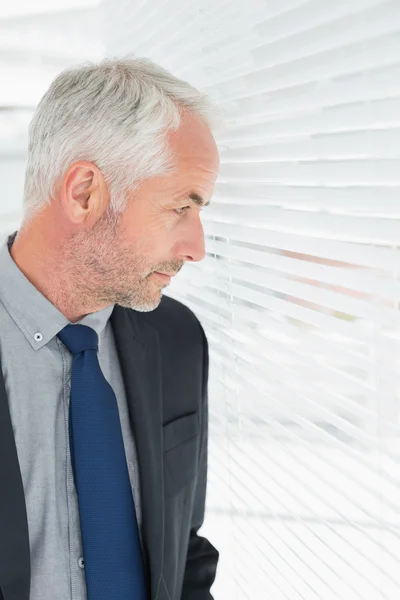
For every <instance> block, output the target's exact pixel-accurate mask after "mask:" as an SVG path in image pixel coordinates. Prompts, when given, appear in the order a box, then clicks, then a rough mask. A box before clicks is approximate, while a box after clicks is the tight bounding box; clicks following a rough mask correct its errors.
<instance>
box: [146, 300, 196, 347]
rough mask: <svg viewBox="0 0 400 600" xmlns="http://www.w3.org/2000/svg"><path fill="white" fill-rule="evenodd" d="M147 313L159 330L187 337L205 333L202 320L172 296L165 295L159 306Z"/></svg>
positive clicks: (151, 322)
mask: <svg viewBox="0 0 400 600" xmlns="http://www.w3.org/2000/svg"><path fill="white" fill-rule="evenodd" d="M145 315H146V320H147V321H148V322H149V323H150V324H151V325H153V326H155V327H156V328H157V330H158V331H164V332H165V333H167V332H170V333H173V334H174V335H178V336H184V337H185V338H186V339H188V338H191V339H193V337H194V338H196V337H197V338H199V337H202V335H204V331H203V328H202V326H201V324H200V321H199V319H198V318H197V317H196V315H195V314H194V312H193V311H192V310H191V309H190V308H189V307H187V306H186V305H185V304H183V303H182V302H180V301H179V300H176V299H175V298H171V297H170V296H163V297H162V300H161V302H160V304H159V306H158V307H157V308H156V309H155V310H153V311H151V312H148V313H145Z"/></svg>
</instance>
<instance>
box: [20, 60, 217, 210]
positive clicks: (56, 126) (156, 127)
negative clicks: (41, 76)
mask: <svg viewBox="0 0 400 600" xmlns="http://www.w3.org/2000/svg"><path fill="white" fill-rule="evenodd" d="M185 111H189V112H191V113H193V114H195V115H196V116H198V117H200V118H201V119H202V120H203V121H204V122H205V123H206V124H207V125H208V127H209V128H210V130H211V131H213V130H214V129H215V128H217V127H218V126H219V125H220V124H221V123H222V120H221V114H220V112H219V110H218V109H217V107H216V106H215V105H214V104H213V103H212V101H211V100H210V99H209V98H208V96H207V95H206V94H204V93H203V92H200V91H199V90H197V89H196V88H194V87H193V86H191V85H190V84H189V83H187V82H185V81H183V80H181V79H178V78H177V77H175V76H174V75H172V74H171V73H169V72H168V71H167V70H165V69H164V68H162V67H160V66H159V65H156V64H155V63H153V62H152V61H151V60H149V59H146V58H123V59H104V60H102V61H100V62H98V63H96V64H94V63H84V64H83V65H82V66H78V67H75V68H72V69H66V70H64V71H63V72H61V73H60V74H59V75H58V76H57V77H56V78H55V79H54V81H53V82H52V84H51V86H50V88H49V89H48V91H47V92H46V93H45V95H44V96H43V98H42V99H41V101H40V103H39V105H38V106H37V109H36V111H35V114H34V116H33V118H32V121H31V123H30V125H29V146H28V160H27V168H26V173H25V188H24V220H25V221H28V220H30V219H31V218H32V217H33V216H34V215H35V214H36V213H37V212H40V211H41V210H42V209H43V208H45V206H46V204H50V202H51V199H52V197H53V195H54V193H55V185H56V183H57V181H58V179H59V178H60V177H61V176H62V175H63V174H64V173H65V172H66V170H67V169H68V167H69V166H70V165H71V164H72V163H74V162H75V161H77V160H87V161H89V162H92V163H94V164H95V165H96V166H97V167H98V168H99V169H100V170H101V172H102V174H103V176H104V178H105V181H106V183H107V186H108V189H109V192H110V207H109V210H110V212H111V213H114V214H116V215H118V214H121V213H122V212H123V211H124V210H125V208H126V206H127V202H128V200H127V191H128V190H134V189H136V188H137V187H138V185H139V182H140V181H141V180H143V179H147V178H149V177H154V176H157V175H163V174H167V173H170V172H172V171H173V169H174V164H173V155H172V151H171V149H170V148H169V145H168V144H167V141H166V140H167V137H166V133H167V132H168V131H174V130H176V129H178V127H179V124H180V121H181V116H182V113H183V112H185Z"/></svg>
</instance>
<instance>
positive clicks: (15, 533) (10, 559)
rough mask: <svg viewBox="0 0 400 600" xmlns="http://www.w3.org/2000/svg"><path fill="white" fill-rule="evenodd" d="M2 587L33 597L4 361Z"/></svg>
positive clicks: (0, 394)
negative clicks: (30, 588)
mask: <svg viewBox="0 0 400 600" xmlns="http://www.w3.org/2000/svg"><path fill="white" fill-rule="evenodd" d="M0 488H1V493H0V588H1V590H2V592H3V597H4V600H29V587H30V548H29V533H28V520H27V514H26V505H25V495H24V489H23V484H22V477H21V471H20V467H19V462H18V454H17V448H16V445H15V440H14V433H13V428H12V423H11V417H10V411H9V407H8V401H7V395H6V389H5V386H4V379H3V373H2V369H1V363H0Z"/></svg>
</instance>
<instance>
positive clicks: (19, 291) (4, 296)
mask: <svg viewBox="0 0 400 600" xmlns="http://www.w3.org/2000/svg"><path fill="white" fill-rule="evenodd" d="M17 233H18V231H15V232H14V233H12V234H10V235H8V236H7V238H6V239H5V240H4V242H1V244H0V302H1V303H2V304H3V306H4V308H5V309H6V311H7V312H8V314H9V315H10V317H11V318H12V319H13V321H14V322H15V324H16V325H17V326H18V327H19V329H20V330H21V332H22V333H23V334H24V336H25V337H26V339H27V340H28V342H29V343H30V344H31V346H32V348H33V349H34V350H39V349H40V348H41V347H42V346H45V345H46V344H47V343H48V342H49V341H50V340H51V339H52V338H53V337H55V336H56V335H57V334H58V333H59V332H60V331H61V329H63V328H64V327H65V326H66V325H68V324H71V323H70V321H69V320H68V319H67V317H66V316H65V315H64V314H63V313H62V312H61V311H60V310H58V308H57V307H56V306H54V304H52V303H51V302H50V301H49V300H47V298H45V297H44V296H43V294H42V293H41V292H39V290H38V289H37V288H36V287H35V286H34V285H33V284H32V283H31V282H30V281H29V279H27V277H25V275H24V274H23V272H22V271H21V270H20V268H19V267H18V266H17V264H16V263H15V262H14V260H13V258H12V256H11V254H10V248H11V246H12V244H13V242H14V239H15V236H16V235H17ZM113 309H114V304H111V305H110V306H107V307H106V308H103V309H102V310H99V311H97V312H94V313H91V314H89V315H86V316H85V317H83V318H82V319H81V320H80V321H78V323H79V324H80V325H87V326H88V327H91V328H92V329H94V330H95V331H96V333H97V334H98V336H99V344H100V343H101V334H102V333H103V331H104V329H105V326H106V324H107V321H108V319H109V318H110V316H111V313H112V312H113Z"/></svg>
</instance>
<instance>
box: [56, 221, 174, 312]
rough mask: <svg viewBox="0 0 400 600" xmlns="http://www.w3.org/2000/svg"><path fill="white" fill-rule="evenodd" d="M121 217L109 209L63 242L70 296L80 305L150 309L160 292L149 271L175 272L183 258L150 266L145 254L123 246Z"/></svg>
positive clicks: (137, 309)
mask: <svg viewBox="0 0 400 600" xmlns="http://www.w3.org/2000/svg"><path fill="white" fill-rule="evenodd" d="M120 220H121V215H115V214H114V213H110V212H109V211H108V212H107V213H106V214H105V215H103V216H102V217H101V218H100V219H99V220H98V221H97V222H96V224H95V225H94V227H93V228H92V229H91V230H90V231H84V232H78V233H77V234H75V235H74V236H73V237H72V238H70V240H68V242H67V243H66V244H65V246H64V252H63V258H65V261H66V262H65V264H69V265H71V266H72V269H73V272H72V273H71V278H70V280H71V281H73V282H74V290H73V296H74V298H75V300H76V303H77V305H81V306H82V305H83V306H88V305H96V306H109V305H111V304H119V305H120V306H123V307H125V308H131V309H133V310H136V311H138V312H150V311H153V310H155V309H156V308H157V307H158V306H159V304H160V302H161V299H162V294H161V288H160V286H159V285H157V284H156V283H155V280H154V279H152V278H151V277H150V276H151V274H152V273H154V272H156V271H169V272H171V271H172V272H178V271H179V270H180V269H181V268H182V261H172V262H171V261H170V262H169V263H168V264H167V263H163V264H162V265H161V263H159V264H158V265H152V266H149V260H148V258H147V257H146V256H145V253H143V252H142V253H141V252H140V250H138V249H137V251H136V253H135V252H133V251H132V247H127V246H124V244H123V241H122V238H121V228H120ZM160 265H161V266H160Z"/></svg>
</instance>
